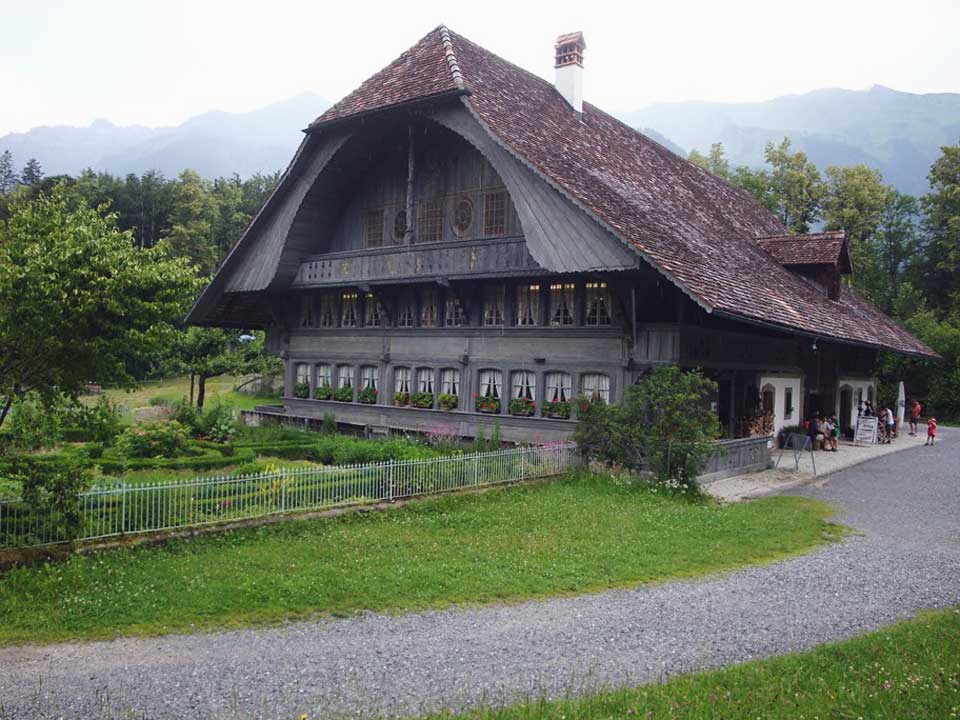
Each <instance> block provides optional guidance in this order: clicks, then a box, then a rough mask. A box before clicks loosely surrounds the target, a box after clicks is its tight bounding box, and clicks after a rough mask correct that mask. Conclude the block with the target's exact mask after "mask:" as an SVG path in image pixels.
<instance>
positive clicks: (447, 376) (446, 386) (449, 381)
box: [440, 368, 460, 395]
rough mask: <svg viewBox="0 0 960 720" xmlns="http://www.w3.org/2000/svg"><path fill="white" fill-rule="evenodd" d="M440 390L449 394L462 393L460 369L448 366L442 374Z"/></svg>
mask: <svg viewBox="0 0 960 720" xmlns="http://www.w3.org/2000/svg"><path fill="white" fill-rule="evenodd" d="M440 392H442V393H445V394H447V395H459V394H460V371H459V370H456V369H454V368H447V369H446V370H444V371H443V372H442V373H441V374H440Z"/></svg>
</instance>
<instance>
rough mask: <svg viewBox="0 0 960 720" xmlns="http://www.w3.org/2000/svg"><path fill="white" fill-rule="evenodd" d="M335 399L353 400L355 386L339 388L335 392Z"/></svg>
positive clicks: (341, 400)
mask: <svg viewBox="0 0 960 720" xmlns="http://www.w3.org/2000/svg"><path fill="white" fill-rule="evenodd" d="M333 399H334V400H336V401H337V402H353V388H352V387H342V388H339V389H338V390H337V391H336V392H335V393H334V394H333Z"/></svg>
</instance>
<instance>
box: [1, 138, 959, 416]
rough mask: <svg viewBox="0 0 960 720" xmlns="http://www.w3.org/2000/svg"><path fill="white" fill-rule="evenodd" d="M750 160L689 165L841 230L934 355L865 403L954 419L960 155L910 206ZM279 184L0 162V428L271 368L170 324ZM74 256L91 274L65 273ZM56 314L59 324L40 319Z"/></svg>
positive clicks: (888, 366)
mask: <svg viewBox="0 0 960 720" xmlns="http://www.w3.org/2000/svg"><path fill="white" fill-rule="evenodd" d="M765 157H766V164H765V166H764V167H762V168H749V167H744V166H739V167H734V166H732V164H731V163H730V162H729V161H728V160H727V158H726V156H725V153H724V149H723V146H722V145H720V144H715V145H713V146H712V147H711V148H710V150H709V152H707V153H700V152H698V151H693V152H691V154H690V157H689V160H690V161H691V162H693V163H695V164H697V165H700V166H701V167H703V168H705V169H706V170H707V171H709V172H711V173H713V174H715V175H718V176H720V177H722V178H724V179H725V180H727V181H728V182H731V183H733V184H735V185H737V186H739V187H742V188H744V189H745V190H747V191H749V192H750V193H752V194H753V195H754V196H755V197H756V198H757V200H758V201H759V202H760V203H761V204H763V205H764V206H765V207H767V208H768V209H770V210H771V211H772V212H774V213H775V214H776V215H777V216H778V217H779V218H780V220H781V221H782V222H783V223H784V224H785V225H786V226H788V227H789V228H790V229H791V230H792V231H794V232H798V233H803V232H809V231H815V230H820V229H826V230H841V229H842V230H845V231H846V232H847V234H848V237H849V238H850V248H851V255H852V259H853V265H854V274H853V275H852V277H850V278H849V281H850V282H851V283H852V285H853V286H854V288H855V289H856V290H858V291H859V292H861V293H862V294H863V295H865V296H866V297H867V298H868V299H870V300H871V301H872V302H873V303H875V304H876V305H877V306H878V307H880V308H881V309H882V310H883V311H884V312H886V313H888V314H890V315H891V316H892V317H894V318H895V319H896V320H897V321H898V322H900V323H901V324H902V325H904V326H905V327H907V328H908V329H909V330H911V331H912V332H913V333H914V334H916V335H917V336H918V337H919V338H920V339H922V340H923V341H924V342H926V343H927V344H929V345H930V346H931V347H933V348H934V349H935V350H936V351H937V352H939V353H940V354H941V355H942V356H943V358H944V360H943V361H942V362H928V361H919V360H913V359H909V358H904V357H900V356H895V355H890V354H881V357H880V360H879V363H878V367H877V375H878V377H879V378H880V381H881V398H882V399H883V400H887V401H892V400H893V399H895V397H896V385H897V383H898V381H899V380H900V379H907V380H908V382H909V383H910V386H911V391H912V392H913V393H916V394H919V395H920V396H921V397H925V398H926V399H927V401H928V403H929V405H930V407H931V409H932V410H934V411H936V412H937V413H939V414H940V415H941V416H944V417H953V418H960V143H958V144H957V145H952V146H945V147H943V148H942V149H941V155H940V157H939V158H938V159H937V160H936V161H935V162H934V164H933V165H932V167H931V168H930V172H929V176H928V180H929V190H928V192H927V193H926V194H925V195H923V196H921V197H913V196H910V195H906V194H903V193H901V192H898V191H897V190H896V189H895V188H893V187H892V186H891V185H889V184H886V183H885V182H884V179H883V177H882V175H881V174H880V172H879V171H877V170H875V169H872V168H869V167H867V166H865V165H854V166H847V167H841V166H828V167H826V168H823V169H821V168H818V167H817V166H816V165H814V164H813V163H812V162H810V161H809V159H808V158H807V157H806V155H805V154H804V153H803V152H799V151H793V150H792V149H791V143H790V140H789V139H788V138H784V140H783V142H782V143H780V144H779V145H773V144H770V145H768V146H767V147H766V153H765ZM279 178H280V173H279V172H277V173H275V174H272V175H259V174H258V175H253V176H251V177H249V178H246V179H241V178H240V177H239V176H236V175H234V176H233V177H229V178H225V177H219V178H216V179H213V180H208V179H205V178H202V177H201V176H200V175H199V174H198V173H196V172H195V171H193V170H189V169H186V170H184V171H183V172H181V173H180V175H179V176H178V177H176V178H166V177H164V176H163V175H161V174H159V173H156V172H147V173H144V174H142V175H140V176H137V175H133V174H131V175H127V176H126V177H124V178H120V177H115V176H113V175H110V174H107V173H97V172H94V171H92V170H86V171H84V172H82V173H80V175H79V176H77V177H71V176H65V175H61V176H49V177H47V176H44V174H43V171H42V168H41V167H40V165H39V163H37V161H36V160H32V159H28V160H27V161H26V162H25V163H24V165H23V166H22V167H18V166H17V164H16V163H15V159H14V158H13V157H11V155H10V153H9V152H5V153H3V154H2V155H0V350H2V351H3V356H2V358H0V398H4V399H5V400H4V402H5V407H0V425H2V422H3V418H4V417H5V415H6V412H7V410H9V408H10V405H11V403H13V402H16V400H17V399H18V398H22V397H25V396H26V395H27V394H30V393H39V394H41V395H46V396H51V397H52V396H53V395H55V394H66V395H68V396H70V395H73V396H75V395H76V394H77V393H78V392H79V391H80V389H81V388H82V386H83V384H84V383H85V382H87V381H90V380H93V379H96V380H97V381H98V382H102V383H112V384H123V383H133V382H137V381H140V380H143V379H147V378H150V377H156V376H158V375H167V376H169V375H170V374H173V373H183V374H188V375H190V376H191V378H195V379H196V380H197V382H198V391H197V397H196V398H195V399H196V400H197V401H198V402H199V404H200V405H202V403H203V393H204V391H203V386H204V382H205V380H206V379H207V378H209V377H215V376H217V375H219V374H223V373H225V372H234V371H248V372H252V371H257V370H261V369H269V368H275V367H276V365H275V362H274V361H271V360H269V359H266V358H264V357H263V355H262V352H261V349H262V338H261V337H260V336H259V335H258V334H254V333H249V334H248V333H243V334H238V333H236V332H235V331H225V330H216V329H211V328H189V329H188V328H185V327H183V325H182V318H183V317H184V315H185V314H186V311H187V309H188V308H189V306H190V304H191V303H192V302H193V299H194V298H195V297H196V294H197V293H198V292H199V290H200V289H201V288H202V287H203V285H204V284H205V282H206V281H207V280H208V279H209V278H210V276H211V275H212V274H213V273H214V272H215V271H216V268H217V266H218V265H219V263H220V262H221V261H222V260H223V258H224V257H225V256H226V254H227V252H228V251H229V249H230V247H231V246H232V244H233V243H235V242H236V241H237V240H238V239H239V237H240V235H241V234H242V232H243V230H244V228H245V227H246V225H247V224H248V223H249V222H250V220H251V219H252V218H253V216H254V215H255V214H256V212H257V211H258V210H259V209H260V207H261V206H262V205H263V203H264V202H265V200H266V198H267V197H268V195H269V194H270V192H271V190H272V189H273V188H274V187H275V185H276V184H277V182H278V181H279ZM64 227H72V228H73V229H72V230H71V232H69V233H64V232H63V228H64ZM39 249H45V250H46V252H44V253H39V252H38V250H39ZM90 255H95V256H96V257H97V262H99V263H100V266H99V267H93V268H89V267H88V268H84V267H82V264H77V263H75V262H74V260H73V259H75V258H77V257H87V256H90ZM93 264H94V265H95V266H96V265H97V263H93ZM91 278H99V279H100V280H101V281H102V282H91ZM54 279H55V280H56V282H54ZM111 288H112V289H111ZM105 293H110V294H111V295H110V297H106V296H105V295H104V294H105ZM118 293H119V294H125V299H124V298H120V297H117V294H118ZM63 303H68V304H69V311H64V312H61V311H59V310H53V309H54V308H60V307H61V306H62V305H63ZM272 362H273V363H274V364H271V363H272Z"/></svg>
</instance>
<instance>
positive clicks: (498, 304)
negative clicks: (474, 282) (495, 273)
mask: <svg viewBox="0 0 960 720" xmlns="http://www.w3.org/2000/svg"><path fill="white" fill-rule="evenodd" d="M483 324H484V325H503V286H501V285H488V286H486V287H485V288H484V289H483Z"/></svg>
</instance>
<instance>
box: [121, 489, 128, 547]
mask: <svg viewBox="0 0 960 720" xmlns="http://www.w3.org/2000/svg"><path fill="white" fill-rule="evenodd" d="M120 534H121V535H126V534H127V484H126V483H125V482H121V483H120Z"/></svg>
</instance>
